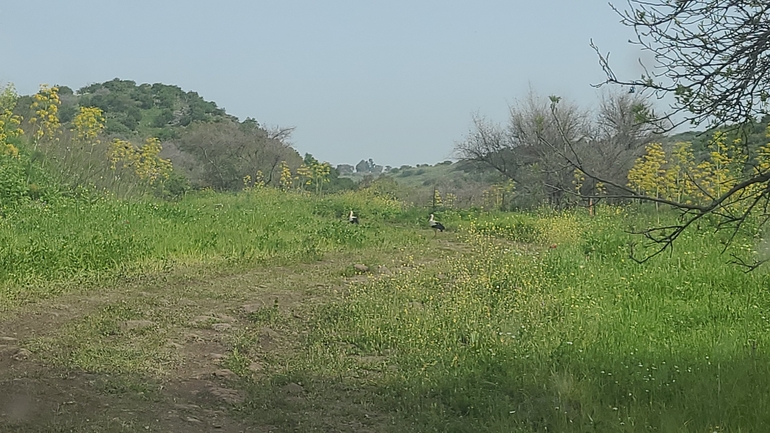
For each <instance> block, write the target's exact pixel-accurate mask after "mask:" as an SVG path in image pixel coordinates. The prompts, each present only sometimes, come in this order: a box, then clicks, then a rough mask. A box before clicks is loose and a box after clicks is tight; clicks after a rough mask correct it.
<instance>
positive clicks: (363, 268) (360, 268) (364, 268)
mask: <svg viewBox="0 0 770 433" xmlns="http://www.w3.org/2000/svg"><path fill="white" fill-rule="evenodd" d="M353 269H355V270H356V272H361V273H364V272H369V266H366V265H362V264H360V263H358V264H355V265H353Z"/></svg>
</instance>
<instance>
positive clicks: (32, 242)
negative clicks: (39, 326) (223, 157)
mask: <svg viewBox="0 0 770 433" xmlns="http://www.w3.org/2000/svg"><path fill="white" fill-rule="evenodd" d="M350 209H354V210H355V211H356V213H357V214H358V215H359V216H360V217H361V221H362V224H361V225H359V226H355V225H351V224H349V223H348V222H347V213H348V211H349V210H350ZM404 211H405V208H404V207H403V206H402V205H401V204H400V203H398V202H396V201H393V200H388V199H385V198H381V197H377V196H373V195H371V194H368V193H366V192H361V193H346V194H340V195H332V196H327V197H324V198H313V197H309V196H306V195H303V194H294V193H283V192H280V191H277V190H274V189H271V188H262V189H256V190H252V191H248V192H244V193H240V194H219V193H213V192H202V193H199V194H194V195H191V196H189V197H187V198H185V199H183V200H181V201H179V202H163V201H156V200H133V201H132V200H117V199H113V198H109V197H102V198H99V199H95V200H85V199H74V198H72V199H68V198H60V199H58V200H56V201H55V202H53V203H45V202H42V201H31V202H27V203H26V204H22V205H19V206H16V207H14V208H13V209H12V210H10V211H8V212H7V213H6V215H5V217H4V218H0V284H4V285H5V286H6V287H16V289H14V290H12V291H13V292H14V293H17V294H18V293H19V290H18V287H21V286H23V285H29V284H36V283H38V282H44V281H45V282H50V281H56V280H67V279H71V278H73V277H75V276H83V275H86V276H87V275H98V274H104V273H110V272H118V273H120V272H122V271H125V270H132V269H133V270H135V271H137V272H144V271H151V270H155V269H159V268H163V267H166V266H168V265H169V264H172V265H173V264H182V265H184V264H193V265H194V264H211V263H225V264H230V265H239V264H240V265H248V264H254V263H297V262H306V261H313V260H318V259H321V258H322V257H323V256H324V254H326V253H329V252H334V251H342V250H350V249H358V248H363V247H366V248H375V249H377V248H397V247H403V246H405V245H412V244H415V243H421V242H424V240H425V236H422V235H419V234H417V233H415V232H414V231H409V230H404V229H403V228H401V229H399V228H395V227H392V226H391V225H389V224H386V221H390V220H393V219H397V218H398V215H400V213H402V212H404ZM415 227H417V226H415ZM9 293H10V292H9ZM0 297H2V295H1V294H0Z"/></svg>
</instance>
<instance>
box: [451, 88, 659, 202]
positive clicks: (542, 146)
mask: <svg viewBox="0 0 770 433" xmlns="http://www.w3.org/2000/svg"><path fill="white" fill-rule="evenodd" d="M557 106H558V107H559V108H558V109H556V107H557ZM649 110H650V107H649V104H647V103H646V102H645V101H644V100H643V99H642V98H641V97H638V96H630V95H627V94H622V93H619V92H616V93H608V94H605V95H604V98H603V99H602V102H601V105H600V107H599V110H598V114H597V116H596V117H595V118H594V117H592V116H591V115H590V113H589V112H587V111H586V110H581V109H579V108H578V107H577V106H575V105H573V104H570V103H567V102H563V101H562V100H561V98H559V97H556V96H552V97H550V98H542V97H538V96H537V95H534V94H532V93H531V94H530V95H529V96H528V98H527V99H526V100H525V101H524V102H523V103H521V104H518V105H516V106H512V107H511V108H510V118H509V123H508V127H507V128H502V127H500V126H497V125H494V124H492V123H490V122H488V121H487V120H485V119H484V118H482V117H480V116H475V117H474V127H475V128H474V129H473V130H471V132H470V133H469V134H468V136H467V137H466V138H465V140H463V141H462V142H460V143H458V144H457V146H456V147H455V151H456V152H457V154H458V156H459V157H460V158H461V159H463V160H465V161H472V162H475V163H479V164H482V165H484V166H487V167H490V168H493V169H495V170H497V171H498V172H499V173H501V174H502V175H504V176H505V177H506V178H508V179H509V180H511V181H513V182H515V183H516V185H517V188H518V189H519V190H520V191H521V192H522V194H520V196H522V197H540V199H539V200H537V201H536V202H534V203H532V205H540V204H542V203H543V202H547V203H549V204H552V205H555V206H562V205H565V204H570V203H574V198H575V196H576V191H575V188H574V187H575V177H576V170H579V169H580V168H581V167H583V168H584V169H585V170H587V171H588V172H590V173H593V172H595V171H599V172H601V173H603V174H604V175H605V176H606V177H607V178H609V179H611V180H613V181H614V183H617V184H621V185H623V184H625V183H626V174H627V172H628V170H629V169H630V168H631V165H632V164H633V162H634V160H635V159H636V158H637V157H638V156H640V154H641V153H642V151H643V149H644V146H645V145H646V144H648V143H650V142H651V141H652V140H653V139H654V138H655V134H654V131H653V128H652V126H650V125H645V124H642V123H641V122H640V121H639V120H638V119H639V118H640V117H644V115H645V113H646V112H647V111H649ZM578 176H582V175H580V174H578ZM604 185H607V182H601V181H599V180H595V179H593V178H592V177H590V176H587V177H586V176H584V177H583V178H582V179H581V180H580V182H579V186H580V190H579V192H581V193H582V194H583V195H585V196H593V195H598V193H599V191H600V190H602V191H603V190H604V188H605V187H604Z"/></svg>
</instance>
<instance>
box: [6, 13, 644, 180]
mask: <svg viewBox="0 0 770 433" xmlns="http://www.w3.org/2000/svg"><path fill="white" fill-rule="evenodd" d="M624 4H625V2H622V3H620V4H619V5H620V6H622V5H624ZM618 21H619V18H618V17H617V15H615V13H614V12H613V11H612V10H611V9H610V7H609V5H608V4H607V2H606V1H604V0H580V1H578V0H550V1H542V0H528V1H525V0H509V1H503V0H496V1H491V0H489V1H485V0H476V1H452V0H443V1H418V0H411V1H402V0H389V1H377V2H375V1H361V0H359V1H353V0H349V1H291V0H274V1H256V0H254V1H246V0H218V1H206V2H203V1H199V0H187V1H184V2H182V1H174V2H172V1H170V0H154V1H147V0H132V1H103V0H102V1H96V0H90V1H89V0H69V1H61V0H58V1H57V0H24V1H18V0H0V56H1V57H0V58H2V62H1V63H0V82H2V83H8V82H11V83H14V84H15V86H16V88H17V90H18V91H19V93H22V94H31V93H34V92H36V91H37V88H38V86H39V84H41V83H47V84H62V85H67V86H70V87H72V88H73V89H78V88H80V87H82V86H85V85H87V84H89V83H95V82H103V81H107V80H111V79H113V78H121V79H129V80H134V81H136V82H137V83H156V82H161V83H165V84H173V85H178V86H180V87H181V88H182V89H184V90H185V91H188V90H193V91H196V92H198V93H199V94H200V95H201V96H202V97H203V98H205V99H207V100H211V101H214V102H216V103H217V104H218V105H219V106H220V107H223V108H225V109H226V110H227V111H228V112H229V113H231V114H233V115H235V116H238V117H239V118H240V119H241V120H243V119H245V118H246V117H253V118H256V119H257V120H258V121H259V122H260V123H262V124H263V125H267V126H272V125H280V126H296V128H297V129H296V131H295V133H294V135H293V142H294V145H295V148H296V149H297V150H298V151H300V152H301V153H303V154H304V153H305V152H310V153H312V154H314V155H315V156H316V157H317V158H318V159H321V160H325V161H329V162H332V163H333V164H339V163H350V164H355V163H357V162H358V161H359V160H361V159H368V158H373V159H374V161H375V162H376V163H379V164H383V165H392V166H400V165H402V164H417V163H430V164H433V163H436V162H440V161H443V160H445V159H447V158H449V157H450V156H451V155H452V149H453V147H454V144H455V142H456V141H459V140H461V139H462V138H463V136H465V134H467V132H468V130H469V128H470V126H471V117H472V115H473V114H474V113H479V114H482V115H485V116H487V117H488V118H490V119H492V120H496V121H504V120H505V118H506V116H507V113H508V107H509V105H511V104H515V103H516V101H517V100H519V99H521V98H523V97H525V96H526V94H527V92H528V90H529V89H530V87H531V88H532V89H533V90H534V91H535V92H536V93H538V94H541V95H544V96H545V95H550V94H557V95H561V96H563V97H565V98H566V99H570V100H572V101H574V102H577V103H578V104H580V105H582V106H585V107H592V106H595V105H596V101H597V98H598V93H597V92H598V91H597V90H595V89H593V88H592V87H591V86H590V85H591V84H592V83H598V82H600V81H601V80H602V79H603V75H602V71H601V69H600V67H599V65H598V63H597V59H596V55H595V54H594V52H593V51H592V49H591V48H590V47H589V40H590V39H591V38H593V39H594V41H595V42H596V43H597V44H598V45H599V46H600V47H601V48H602V51H605V52H606V51H611V52H612V56H611V58H612V59H613V60H614V61H613V65H614V66H615V68H616V70H617V72H618V73H619V75H622V74H625V77H629V76H630V77H632V78H637V77H638V76H639V74H640V72H641V70H640V68H639V67H638V65H637V58H638V56H639V52H638V51H637V50H636V49H635V48H633V47H632V46H631V45H629V44H628V42H627V41H628V39H629V38H632V37H633V36H634V35H633V32H632V31H631V30H630V29H628V28H626V27H624V26H623V25H621V24H620V23H619V22H618Z"/></svg>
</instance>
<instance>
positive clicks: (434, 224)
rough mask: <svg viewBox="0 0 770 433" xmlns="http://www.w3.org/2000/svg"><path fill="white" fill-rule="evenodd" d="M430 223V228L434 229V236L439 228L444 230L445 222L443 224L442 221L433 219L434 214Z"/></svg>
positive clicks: (441, 230) (431, 215)
mask: <svg viewBox="0 0 770 433" xmlns="http://www.w3.org/2000/svg"><path fill="white" fill-rule="evenodd" d="M429 223H430V228H432V229H433V236H436V233H438V232H437V231H436V230H438V231H439V232H443V231H444V224H441V223H440V222H438V221H436V220H435V219H433V214H430V221H429Z"/></svg>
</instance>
